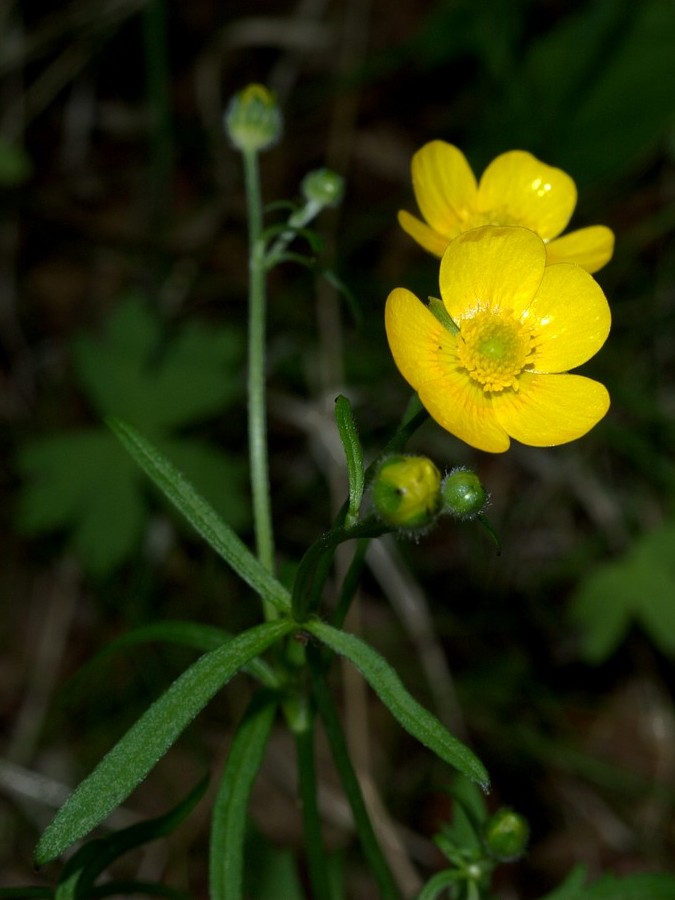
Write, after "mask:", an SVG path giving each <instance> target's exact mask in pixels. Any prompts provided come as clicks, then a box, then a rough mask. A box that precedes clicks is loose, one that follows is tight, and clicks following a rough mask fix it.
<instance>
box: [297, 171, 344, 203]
mask: <svg viewBox="0 0 675 900" xmlns="http://www.w3.org/2000/svg"><path fill="white" fill-rule="evenodd" d="M300 188H301V190H302V195H303V197H304V198H305V200H306V201H307V202H308V203H312V204H314V205H316V206H319V207H324V206H337V205H338V203H339V202H340V201H341V200H342V195H343V194H344V189H345V182H344V178H343V177H342V176H341V175H338V174H337V173H336V172H331V170H330V169H315V170H314V171H313V172H308V173H307V175H305V177H304V178H303V179H302V184H301V185H300Z"/></svg>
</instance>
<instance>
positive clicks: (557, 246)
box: [546, 225, 614, 272]
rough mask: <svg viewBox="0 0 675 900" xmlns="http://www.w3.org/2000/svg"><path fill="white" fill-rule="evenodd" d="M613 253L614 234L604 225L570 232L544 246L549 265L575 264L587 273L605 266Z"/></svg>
mask: <svg viewBox="0 0 675 900" xmlns="http://www.w3.org/2000/svg"><path fill="white" fill-rule="evenodd" d="M613 253H614V232H613V231H612V230H611V229H610V228H607V227H606V226H605V225H590V226H589V227H588V228H580V229H579V230H578V231H571V232H570V233H569V234H565V235H563V236H562V237H559V238H556V239H555V240H553V241H551V242H550V243H549V244H547V245H546V256H547V258H548V262H549V263H559V262H570V263H576V264H577V265H578V266H581V267H582V268H583V269H586V271H587V272H597V271H599V270H600V269H602V267H603V266H606V265H607V263H608V262H609V261H610V259H611V258H612V254H613Z"/></svg>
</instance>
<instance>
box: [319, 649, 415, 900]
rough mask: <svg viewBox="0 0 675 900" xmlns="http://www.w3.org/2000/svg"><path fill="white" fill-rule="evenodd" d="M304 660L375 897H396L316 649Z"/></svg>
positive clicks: (390, 875)
mask: <svg viewBox="0 0 675 900" xmlns="http://www.w3.org/2000/svg"><path fill="white" fill-rule="evenodd" d="M308 659H309V662H310V666H311V672H312V677H311V683H312V692H313V694H314V699H315V700H316V705H317V708H318V710H319V714H320V716H321V720H322V722H323V726H324V729H325V731H326V737H327V738H328V743H329V744H330V748H331V752H332V754H333V759H334V761H335V767H336V769H337V770H338V774H339V776H340V780H341V781H342V786H343V788H344V791H345V794H346V795H347V800H348V801H349V805H350V807H351V810H352V814H353V816H354V824H355V825H356V831H357V833H358V836H359V840H360V842H361V847H362V849H363V853H364V856H365V857H366V859H367V860H368V864H369V866H370V871H371V872H372V874H373V877H374V878H375V880H376V881H377V884H378V887H379V894H378V896H380V897H383V898H398V897H400V892H399V890H398V887H397V885H396V882H395V880H394V876H393V875H392V873H391V870H390V869H389V865H388V863H387V860H386V859H385V857H384V854H383V853H382V850H381V848H380V845H379V843H378V841H377V837H376V836H375V832H374V831H373V826H372V823H371V821H370V816H369V815H368V810H367V809H366V804H365V801H364V799H363V794H362V793H361V786H360V784H359V781H358V778H357V777H356V772H355V771H354V767H353V765H352V761H351V758H350V756H349V748H348V747H347V741H346V739H345V736H344V732H343V730H342V725H341V723H340V718H339V716H338V713H337V710H336V708H335V704H334V703H333V698H332V696H331V693H330V690H329V689H328V685H327V684H326V680H325V678H324V673H323V664H322V661H321V653H320V651H319V650H318V649H317V648H311V647H310V648H308Z"/></svg>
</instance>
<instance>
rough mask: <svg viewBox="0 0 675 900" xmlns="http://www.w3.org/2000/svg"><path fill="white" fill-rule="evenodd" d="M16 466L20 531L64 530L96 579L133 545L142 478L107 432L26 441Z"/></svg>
mask: <svg viewBox="0 0 675 900" xmlns="http://www.w3.org/2000/svg"><path fill="white" fill-rule="evenodd" d="M18 467H19V471H20V473H21V475H22V476H23V477H24V479H25V484H24V489H23V492H22V495H21V498H20V502H19V509H18V526H19V528H20V529H21V530H22V531H23V532H24V533H26V534H40V533H43V532H48V531H53V530H55V529H58V528H66V529H68V530H69V531H70V539H71V542H72V545H73V548H74V550H75V552H76V553H77V555H78V557H79V558H80V559H81V560H82V561H83V562H84V563H85V564H86V566H87V568H88V570H89V571H90V572H92V573H94V574H97V575H105V574H106V573H107V572H109V571H111V570H112V569H113V568H114V567H115V566H116V565H118V564H119V563H120V562H121V561H122V560H124V559H126V558H128V557H129V555H130V554H131V553H132V552H133V550H134V548H135V547H137V546H138V544H139V542H140V540H141V536H142V533H143V524H144V521H145V517H146V511H145V502H144V500H143V494H142V477H141V475H140V472H139V471H138V468H137V467H136V466H135V465H134V463H133V461H132V460H130V459H129V457H128V456H127V455H126V454H125V453H124V452H123V450H122V448H121V447H120V446H119V443H118V442H117V441H115V439H114V437H113V436H112V435H111V434H109V433H106V432H105V431H103V430H95V429H88V430H86V431H84V430H82V431H73V432H72V433H70V434H60V435H55V436H53V437H44V438H41V439H39V440H35V441H31V442H29V443H27V444H25V445H24V446H23V447H22V448H21V450H20V451H19V455H18ZM104 474H105V477H103V475H104Z"/></svg>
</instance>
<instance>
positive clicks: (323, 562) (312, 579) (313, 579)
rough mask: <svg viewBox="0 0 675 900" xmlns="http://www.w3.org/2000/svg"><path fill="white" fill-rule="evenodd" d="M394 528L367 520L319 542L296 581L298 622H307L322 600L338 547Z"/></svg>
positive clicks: (332, 532)
mask: <svg viewBox="0 0 675 900" xmlns="http://www.w3.org/2000/svg"><path fill="white" fill-rule="evenodd" d="M389 531H391V529H390V528H389V527H388V526H387V525H383V524H382V523H381V522H378V521H376V520H375V519H364V520H363V521H362V522H359V523H358V524H357V525H354V526H352V527H351V528H345V527H344V526H342V525H338V526H337V527H335V528H333V529H331V530H330V531H328V532H326V534H324V535H322V536H321V537H320V538H319V539H318V540H317V541H315V542H314V543H313V544H312V545H311V547H309V548H308V550H307V551H306V552H305V555H304V556H303V557H302V559H301V560H300V565H299V566H298V571H297V573H296V576H295V581H294V582H293V593H292V596H291V606H292V610H293V618H294V619H295V621H296V622H300V623H302V622H305V621H307V617H308V615H309V614H310V613H311V612H313V611H314V610H315V609H316V607H317V605H318V603H319V599H320V597H321V590H322V589H323V586H324V584H325V581H326V578H327V577H328V572H329V570H330V565H331V563H332V561H333V557H334V555H335V550H336V548H337V547H338V546H339V545H340V544H343V543H344V542H345V541H351V540H354V539H355V538H372V537H380V536H381V535H383V534H386V533H388V532H389Z"/></svg>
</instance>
